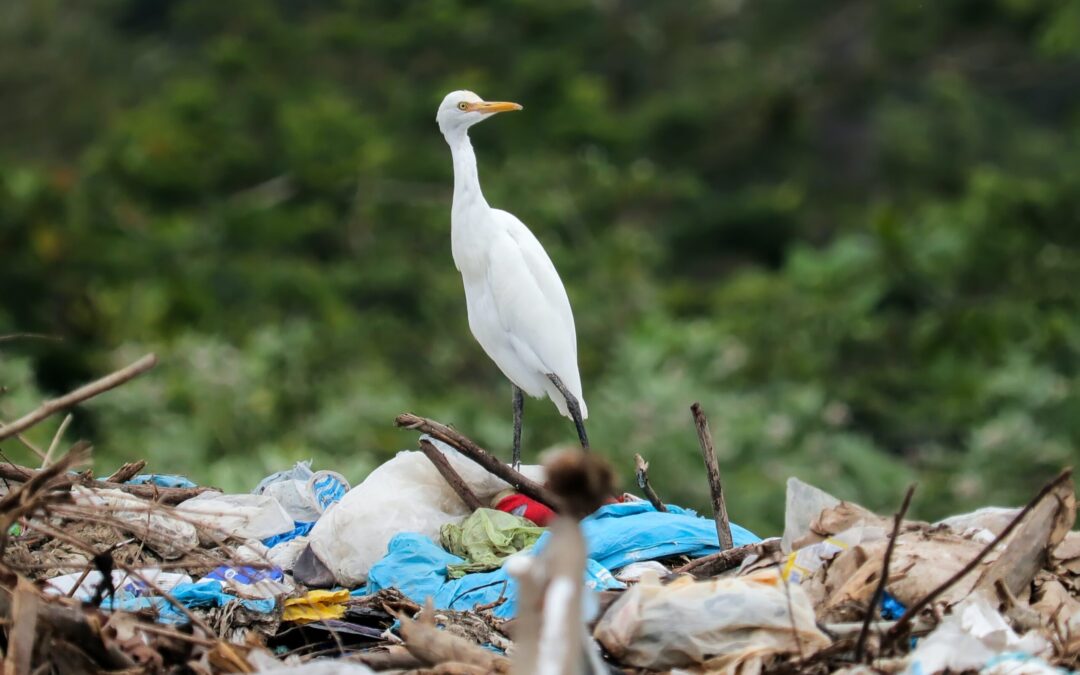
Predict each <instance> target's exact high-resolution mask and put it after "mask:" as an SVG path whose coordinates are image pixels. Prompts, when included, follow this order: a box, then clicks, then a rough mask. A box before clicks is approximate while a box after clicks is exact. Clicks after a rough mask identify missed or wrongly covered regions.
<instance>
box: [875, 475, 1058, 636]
mask: <svg viewBox="0 0 1080 675" xmlns="http://www.w3.org/2000/svg"><path fill="white" fill-rule="evenodd" d="M1071 477H1072V469H1071V468H1068V469H1065V470H1064V471H1062V472H1061V473H1060V474H1058V476H1057V478H1055V479H1054V480H1052V481H1050V482H1049V483H1047V484H1046V485H1044V486H1043V487H1042V489H1041V490H1039V494H1037V495H1035V497H1034V499H1032V500H1031V501H1030V502H1028V503H1027V505H1026V506H1025V507H1024V508H1022V509H1020V513H1018V514H1016V517H1015V518H1013V519H1012V520H1011V521H1010V522H1009V524H1008V525H1006V526H1005V529H1003V530H1002V531H1001V532H1000V533H999V534H998V536H996V537H994V540H993V541H992V542H990V543H989V544H987V545H986V547H985V548H983V550H981V551H979V554H978V555H977V556H975V557H974V558H972V559H971V562H969V563H968V564H967V565H964V567H963V569H961V570H960V571H959V572H957V573H956V574H954V575H952V576H951V577H949V578H948V579H946V580H945V581H943V582H942V583H941V584H940V585H939V586H938V587H937V588H935V589H934V590H932V591H930V592H929V593H927V594H926V596H925V597H924V598H923V599H922V600H919V601H918V602H916V603H915V604H914V605H912V606H911V607H908V608H907V611H905V612H904V614H903V615H902V616H901V617H900V618H899V619H897V620H896V625H895V626H893V627H892V628H890V629H889V632H888V633H886V637H887V638H888V639H890V640H893V639H895V638H897V637H899V636H900V635H901V634H902V632H903V630H904V629H905V628H906V627H907V626H908V624H910V623H911V621H912V620H913V619H914V618H915V617H917V616H918V615H919V612H921V611H923V610H924V609H926V607H927V606H929V605H930V603H932V602H933V601H934V600H935V599H937V598H938V596H940V595H941V594H942V593H944V592H945V591H947V590H949V588H951V587H952V585H953V584H955V583H956V582H958V581H960V580H961V579H963V578H964V577H965V576H967V575H968V574H970V573H971V571H972V570H974V569H975V568H976V567H978V565H979V563H981V562H982V561H983V559H984V558H986V556H988V555H990V552H991V551H993V550H994V549H995V548H997V545H998V544H1000V543H1001V542H1002V541H1004V540H1005V538H1006V537H1008V536H1009V535H1010V534H1012V531H1013V530H1015V529H1016V527H1017V526H1018V525H1019V524H1020V522H1021V521H1022V520H1023V519H1024V517H1025V516H1027V514H1028V513H1030V512H1031V510H1032V509H1034V508H1035V507H1036V506H1038V505H1039V502H1041V501H1042V500H1044V499H1046V497H1047V496H1049V495H1050V493H1052V492H1053V491H1054V489H1055V488H1057V487H1058V486H1060V485H1061V484H1062V483H1064V482H1065V481H1067V480H1069V479H1070V478H1071Z"/></svg>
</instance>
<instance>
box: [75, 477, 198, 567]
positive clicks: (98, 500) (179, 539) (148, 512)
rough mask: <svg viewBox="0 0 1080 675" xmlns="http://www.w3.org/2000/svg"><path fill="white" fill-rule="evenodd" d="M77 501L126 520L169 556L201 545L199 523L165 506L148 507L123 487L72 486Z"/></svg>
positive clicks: (136, 533) (139, 535)
mask: <svg viewBox="0 0 1080 675" xmlns="http://www.w3.org/2000/svg"><path fill="white" fill-rule="evenodd" d="M71 492H72V497H73V499H74V500H75V503H76V504H86V505H93V506H97V507H104V508H105V509H107V510H108V512H109V515H110V516H111V517H112V518H113V519H115V520H117V521H120V522H122V523H123V524H124V528H125V529H126V530H127V531H128V532H130V533H131V534H132V535H133V536H134V537H136V538H137V539H139V540H140V541H142V542H144V543H145V544H146V545H147V546H149V547H150V548H151V549H153V551H154V552H155V553H157V554H158V555H160V556H161V557H162V558H165V559H166V560H171V559H173V558H179V557H180V556H182V555H184V554H185V553H187V552H189V551H191V550H193V549H195V548H197V547H198V546H199V535H198V531H197V530H196V528H195V526H194V525H192V524H191V523H189V522H185V521H184V520H181V519H179V518H176V517H174V516H172V515H170V514H169V513H168V512H167V511H166V510H164V509H158V508H156V507H153V506H150V507H148V505H147V502H146V501H145V500H143V499H139V498H138V497H134V496H132V495H129V494H128V493H126V492H123V491H121V490H109V489H101V488H88V487H83V486H81V485H76V486H73V487H72V488H71Z"/></svg>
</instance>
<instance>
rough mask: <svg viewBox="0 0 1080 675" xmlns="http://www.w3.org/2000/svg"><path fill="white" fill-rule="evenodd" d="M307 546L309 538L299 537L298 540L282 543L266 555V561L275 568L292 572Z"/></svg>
mask: <svg viewBox="0 0 1080 675" xmlns="http://www.w3.org/2000/svg"><path fill="white" fill-rule="evenodd" d="M307 545H308V538H307V537H297V538H296V539H290V540H289V541H284V542H281V543H280V544H276V545H274V546H273V547H271V548H270V551H269V552H268V553H267V554H266V560H267V562H269V563H270V564H271V565H274V566H275V567H280V568H281V569H283V570H285V571H286V572H291V571H292V569H293V566H294V565H295V564H296V559H297V558H299V557H300V554H301V553H303V552H304V549H305V548H307Z"/></svg>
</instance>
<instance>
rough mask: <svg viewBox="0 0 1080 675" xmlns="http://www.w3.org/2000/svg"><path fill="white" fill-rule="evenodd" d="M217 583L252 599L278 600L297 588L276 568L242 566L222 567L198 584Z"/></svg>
mask: <svg viewBox="0 0 1080 675" xmlns="http://www.w3.org/2000/svg"><path fill="white" fill-rule="evenodd" d="M209 582H217V583H220V584H221V585H222V587H223V588H224V589H226V590H228V591H230V592H232V593H234V594H236V595H238V596H240V597H243V598H250V599H256V600H257V599H262V598H277V597H280V596H282V595H287V594H289V593H292V592H293V590H295V589H296V586H295V585H294V584H293V583H292V581H291V580H290V579H289V578H288V577H286V576H285V574H284V573H283V572H282V571H281V570H280V569H278V568H276V567H271V568H268V569H256V568H254V567H248V566H247V565H242V566H239V567H229V566H227V565H222V566H220V567H218V568H217V569H215V570H213V571H212V572H210V573H209V574H207V575H206V576H204V577H203V578H202V579H200V580H199V581H198V582H197V583H200V584H203V583H209Z"/></svg>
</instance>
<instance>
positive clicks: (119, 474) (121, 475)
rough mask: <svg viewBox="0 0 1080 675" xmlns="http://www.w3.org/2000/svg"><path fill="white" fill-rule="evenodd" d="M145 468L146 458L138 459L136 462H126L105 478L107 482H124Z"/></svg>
mask: <svg viewBox="0 0 1080 675" xmlns="http://www.w3.org/2000/svg"><path fill="white" fill-rule="evenodd" d="M145 468H146V460H145V459H140V460H139V461H137V462H128V463H126V464H124V465H123V466H122V467H120V468H119V469H117V470H116V471H114V472H113V475H111V476H109V477H108V478H106V479H105V481H106V482H108V483H126V482H128V481H129V480H131V479H132V478H134V477H135V476H137V475H139V472H140V471H142V470H143V469H145Z"/></svg>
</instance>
